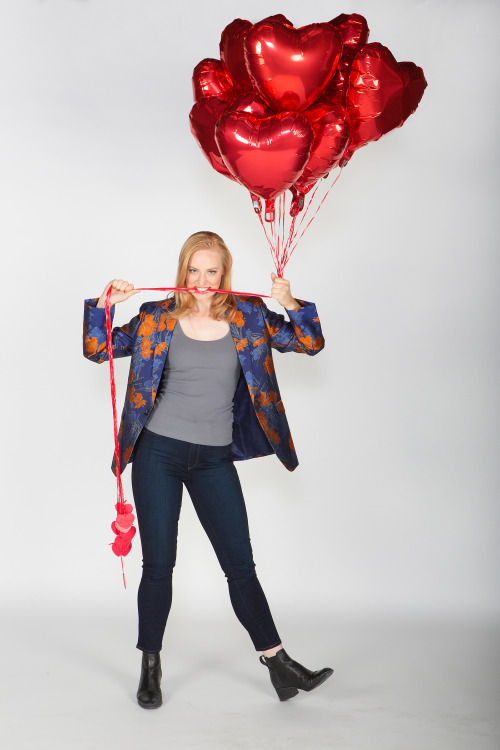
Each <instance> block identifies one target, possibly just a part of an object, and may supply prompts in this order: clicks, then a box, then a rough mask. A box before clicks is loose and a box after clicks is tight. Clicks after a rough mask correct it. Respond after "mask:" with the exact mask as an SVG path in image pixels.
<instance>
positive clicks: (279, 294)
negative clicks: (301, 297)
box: [271, 273, 298, 310]
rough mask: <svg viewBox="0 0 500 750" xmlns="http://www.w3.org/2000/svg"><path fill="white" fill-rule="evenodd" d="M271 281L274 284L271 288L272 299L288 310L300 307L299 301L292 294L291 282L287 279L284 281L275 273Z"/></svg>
mask: <svg viewBox="0 0 500 750" xmlns="http://www.w3.org/2000/svg"><path fill="white" fill-rule="evenodd" d="M271 279H272V282H273V285H272V288H271V297H272V298H273V299H277V300H278V302H279V303H280V305H283V307H284V308H285V309H286V310H295V308H296V307H298V305H297V300H295V299H294V298H293V297H292V292H291V291H290V282H289V281H287V280H286V279H282V278H280V277H279V276H276V274H275V273H272V274H271Z"/></svg>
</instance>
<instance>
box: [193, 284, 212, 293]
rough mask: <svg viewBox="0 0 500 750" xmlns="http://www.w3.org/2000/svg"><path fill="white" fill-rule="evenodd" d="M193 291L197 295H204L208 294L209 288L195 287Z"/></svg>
mask: <svg viewBox="0 0 500 750" xmlns="http://www.w3.org/2000/svg"><path fill="white" fill-rule="evenodd" d="M195 289H196V291H197V292H198V294H206V293H207V292H208V290H209V289H210V287H208V286H197V287H195Z"/></svg>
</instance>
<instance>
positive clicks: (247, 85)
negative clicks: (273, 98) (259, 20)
mask: <svg viewBox="0 0 500 750" xmlns="http://www.w3.org/2000/svg"><path fill="white" fill-rule="evenodd" d="M251 28H252V24H251V23H250V21H244V20H243V19H241V18H235V19H234V21H232V22H231V23H230V24H229V25H228V26H226V28H225V29H224V31H223V32H222V34H221V38H220V45H219V49H220V59H221V60H222V64H223V65H224V68H225V70H226V73H227V75H228V76H229V79H230V81H231V82H232V84H233V87H234V89H235V91H236V92H237V93H238V94H248V93H252V92H253V93H256V92H255V87H254V85H253V82H252V80H251V79H250V76H249V75H248V72H247V68H246V65H245V54H244V49H243V45H244V42H245V36H246V34H247V32H248V31H249V29H251Z"/></svg>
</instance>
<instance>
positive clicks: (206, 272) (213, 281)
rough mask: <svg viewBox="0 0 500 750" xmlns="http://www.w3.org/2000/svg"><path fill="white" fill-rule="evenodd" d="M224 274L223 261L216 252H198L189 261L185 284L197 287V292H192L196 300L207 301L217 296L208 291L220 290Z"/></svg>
mask: <svg viewBox="0 0 500 750" xmlns="http://www.w3.org/2000/svg"><path fill="white" fill-rule="evenodd" d="M223 274H224V269H223V267H222V260H221V257H220V255H219V253H218V252H217V251H216V250H196V252H194V253H193V254H192V256H191V258H190V259H189V264H188V267H187V273H186V281H185V284H186V286H187V287H196V289H197V291H196V292H192V294H193V296H194V297H195V298H196V299H206V298H207V297H213V295H214V294H215V292H207V291H206V290H207V289H220V284H221V281H222V276H223Z"/></svg>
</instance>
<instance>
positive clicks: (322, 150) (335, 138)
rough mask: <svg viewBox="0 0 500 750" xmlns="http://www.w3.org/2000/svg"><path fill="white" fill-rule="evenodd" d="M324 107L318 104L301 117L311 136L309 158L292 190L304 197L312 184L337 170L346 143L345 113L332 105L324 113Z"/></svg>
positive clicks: (347, 135) (337, 106) (347, 133)
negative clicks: (308, 127)
mask: <svg viewBox="0 0 500 750" xmlns="http://www.w3.org/2000/svg"><path fill="white" fill-rule="evenodd" d="M325 106H326V105H324V104H323V105H321V104H320V105H318V106H317V107H311V108H310V109H306V110H305V112H304V113H303V114H304V115H305V116H306V117H307V119H308V120H309V124H310V125H311V127H312V129H313V133H314V139H313V143H312V147H311V156H310V157H309V161H308V162H307V164H306V166H305V167H304V171H303V172H302V174H301V176H300V177H299V179H298V180H297V181H296V182H295V188H296V189H297V190H299V191H301V192H303V193H307V192H308V191H309V190H310V189H311V188H312V186H313V185H314V183H315V182H316V180H319V179H320V178H321V177H325V176H326V175H327V174H328V173H329V172H330V170H332V169H333V168H334V167H336V166H338V164H339V163H340V161H341V159H342V156H343V154H344V151H345V149H346V146H347V142H348V140H349V121H348V120H347V117H346V112H345V109H344V108H343V107H341V106H340V105H339V104H336V105H333V106H332V107H331V108H330V110H329V111H327V112H324V108H325Z"/></svg>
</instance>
